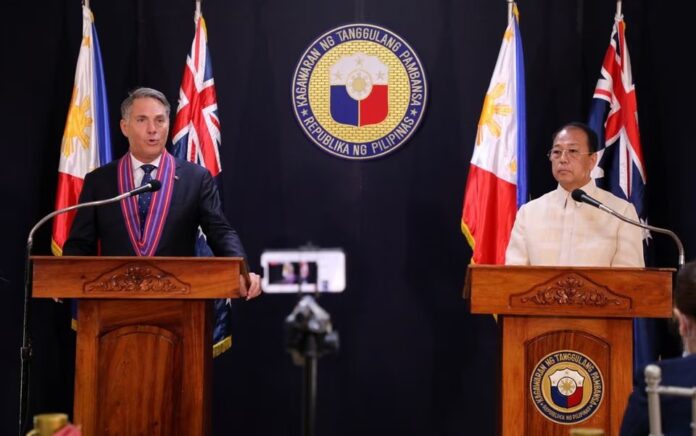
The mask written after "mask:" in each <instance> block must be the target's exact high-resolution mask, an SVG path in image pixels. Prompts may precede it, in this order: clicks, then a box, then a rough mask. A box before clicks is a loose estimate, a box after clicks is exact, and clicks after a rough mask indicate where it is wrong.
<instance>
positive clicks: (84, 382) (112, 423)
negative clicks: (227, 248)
mask: <svg viewBox="0 0 696 436" xmlns="http://www.w3.org/2000/svg"><path fill="white" fill-rule="evenodd" d="M32 260H33V297H35V298H48V297H55V298H76V299H79V300H80V301H79V304H78V317H77V319H78V329H77V351H76V358H75V359H76V362H75V404H74V417H73V420H74V422H75V423H76V424H79V425H81V426H82V434H84V435H121V434H147V435H206V434H210V409H211V408H210V377H211V374H210V372H211V360H212V343H211V342H212V338H211V330H212V315H213V313H212V299H215V298H236V297H238V296H239V292H238V291H239V274H240V271H242V270H243V268H244V264H243V262H242V260H241V258H184V257H67V256H66V257H51V256H46V257H43V256H34V257H32ZM243 273H246V271H243Z"/></svg>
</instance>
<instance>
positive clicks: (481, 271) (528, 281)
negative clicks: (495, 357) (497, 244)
mask: <svg viewBox="0 0 696 436" xmlns="http://www.w3.org/2000/svg"><path fill="white" fill-rule="evenodd" d="M673 272H674V270H672V269H642V268H595V267H575V268H571V267H533V266H532V267H529V266H493V265H471V266H469V271H468V273H467V279H466V286H465V290H464V295H465V298H469V299H470V304H471V312H472V313H488V314H497V315H498V316H499V318H498V320H499V322H500V323H501V324H502V371H501V373H502V376H501V380H500V384H501V397H500V398H501V433H502V434H503V435H505V436H513V435H545V436H552V435H559V436H560V435H568V434H569V432H570V428H572V427H587V428H601V429H603V430H604V432H605V434H607V435H616V434H618V433H619V428H620V425H621V418H622V416H623V412H624V409H625V408H626V403H627V400H628V395H629V394H630V393H631V389H632V377H633V369H632V366H633V318H635V317H645V318H667V317H670V316H671V314H672V273H673Z"/></svg>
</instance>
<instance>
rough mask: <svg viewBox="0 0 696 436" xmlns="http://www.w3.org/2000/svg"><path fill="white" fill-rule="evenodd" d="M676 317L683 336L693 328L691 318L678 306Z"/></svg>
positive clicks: (675, 311) (675, 310)
mask: <svg viewBox="0 0 696 436" xmlns="http://www.w3.org/2000/svg"><path fill="white" fill-rule="evenodd" d="M674 317H675V318H676V319H677V322H678V323H679V334H680V335H681V336H686V335H687V334H688V332H689V330H690V329H691V320H690V319H689V317H688V316H686V315H684V314H683V313H681V311H680V310H679V309H677V308H676V307H675V308H674Z"/></svg>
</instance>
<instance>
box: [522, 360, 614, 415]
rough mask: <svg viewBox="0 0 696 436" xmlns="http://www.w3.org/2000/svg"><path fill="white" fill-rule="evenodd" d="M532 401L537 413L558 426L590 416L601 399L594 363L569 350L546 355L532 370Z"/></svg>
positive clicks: (601, 381)
mask: <svg viewBox="0 0 696 436" xmlns="http://www.w3.org/2000/svg"><path fill="white" fill-rule="evenodd" d="M529 393H530V395H531V397H532V402H533V403H534V405H535V406H536V408H537V410H538V411H539V413H541V414H542V415H544V417H546V418H547V419H549V420H551V421H553V422H556V423H559V424H576V423H578V422H582V421H584V420H586V419H588V418H589V417H590V416H592V415H593V414H594V413H595V412H596V411H597V409H598V408H599V405H600V404H601V403H602V399H603V397H604V379H603V378H602V373H601V372H600V370H599V367H598V366H597V364H596V363H595V362H594V361H592V359H590V358H589V357H588V356H586V355H584V354H582V353H579V352H577V351H573V350H559V351H554V352H553V353H550V354H547V355H546V356H544V357H543V358H542V359H541V360H539V362H538V363H537V364H536V366H535V367H534V369H533V370H532V375H531V378H530V383H529Z"/></svg>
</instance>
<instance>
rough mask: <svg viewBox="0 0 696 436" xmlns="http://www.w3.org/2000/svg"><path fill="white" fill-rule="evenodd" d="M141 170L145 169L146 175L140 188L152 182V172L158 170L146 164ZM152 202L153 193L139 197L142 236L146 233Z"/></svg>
mask: <svg viewBox="0 0 696 436" xmlns="http://www.w3.org/2000/svg"><path fill="white" fill-rule="evenodd" d="M140 168H142V169H143V171H144V172H145V175H144V176H143V181H142V183H141V184H140V186H143V185H146V184H147V183H150V181H152V175H151V174H150V173H152V171H153V170H154V169H155V168H157V167H156V166H154V165H150V164H145V165H143V166H141V167H140ZM150 200H152V192H144V193H142V194H140V195H138V215H139V216H140V234H141V235H142V234H143V232H144V231H145V220H146V219H147V211H148V209H149V208H150Z"/></svg>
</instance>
